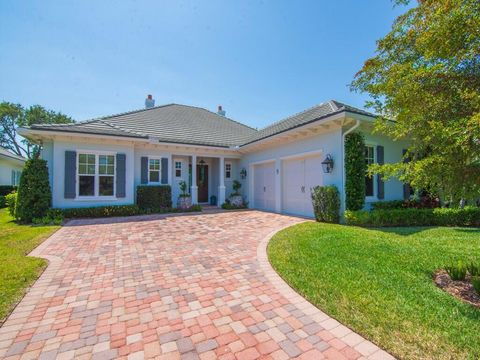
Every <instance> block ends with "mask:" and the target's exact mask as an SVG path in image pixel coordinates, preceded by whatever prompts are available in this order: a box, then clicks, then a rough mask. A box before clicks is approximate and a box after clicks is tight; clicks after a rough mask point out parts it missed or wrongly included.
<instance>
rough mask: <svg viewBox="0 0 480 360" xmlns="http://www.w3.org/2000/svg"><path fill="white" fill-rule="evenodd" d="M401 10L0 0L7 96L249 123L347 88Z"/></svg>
mask: <svg viewBox="0 0 480 360" xmlns="http://www.w3.org/2000/svg"><path fill="white" fill-rule="evenodd" d="M404 11H405V8H403V7H394V6H393V4H392V2H391V1H389V0H368V1H359V0H335V1H331V0H328V1H326V0H317V1H295V2H294V1H280V0H271V1H269V0H265V1H225V0H223V1H221V0H218V1H217V0H205V1H182V0H178V1H168V2H167V1H152V0H150V1H106V0H102V1H89V0H78V1H46V0H44V1H25V0H24V1H17V0H14V1H7V0H2V1H0V48H1V55H0V79H1V81H0V101H2V100H4V101H10V102H18V103H21V104H23V105H27V106H28V105H32V104H40V105H43V106H45V107H47V108H50V109H53V110H57V111H62V112H63V113H65V114H67V115H70V116H72V117H73V118H74V119H75V120H85V119H89V118H93V117H97V116H102V115H110V114H114V113H119V112H123V111H129V110H133V109H138V108H142V107H143V103H144V99H145V96H146V95H147V94H149V93H151V94H153V96H154V98H155V100H156V104H157V105H160V104H165V103H172V102H175V103H180V104H187V105H195V106H200V107H204V108H207V109H210V110H215V109H216V107H217V105H219V104H221V105H223V107H224V109H225V110H226V111H227V116H229V117H231V118H233V119H235V120H238V121H241V122H244V123H246V124H248V125H251V126H254V127H259V128H261V127H263V126H266V125H268V124H269V123H271V122H273V121H277V120H280V119H282V118H284V117H286V116H289V115H292V114H294V113H296V112H299V111H302V110H304V109H306V108H308V107H311V106H313V105H315V104H318V103H321V102H323V101H326V100H329V99H336V100H339V101H344V102H347V103H349V104H351V105H354V106H359V107H363V105H364V102H365V99H366V97H365V96H363V95H359V94H355V93H351V92H350V91H349V89H348V84H349V83H350V82H351V80H352V78H353V76H354V74H355V73H356V71H358V70H359V69H360V68H361V66H362V64H363V62H364V61H365V60H366V59H367V58H368V57H369V56H372V55H373V54H374V51H375V41H376V40H378V39H379V38H381V37H382V36H383V35H385V34H386V33H387V32H388V31H389V29H390V28H391V24H392V22H393V20H394V19H395V17H396V16H398V15H399V14H400V13H401V12H404Z"/></svg>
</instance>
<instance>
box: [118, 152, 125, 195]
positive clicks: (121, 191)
mask: <svg viewBox="0 0 480 360" xmlns="http://www.w3.org/2000/svg"><path fill="white" fill-rule="evenodd" d="M125 159H126V155H125V154H117V180H116V182H117V184H116V185H117V198H124V197H125V187H126V185H125V183H126V177H127V175H126V165H125Z"/></svg>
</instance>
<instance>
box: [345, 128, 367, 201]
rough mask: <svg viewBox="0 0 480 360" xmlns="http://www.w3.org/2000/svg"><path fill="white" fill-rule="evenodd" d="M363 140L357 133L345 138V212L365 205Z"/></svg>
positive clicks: (365, 170) (365, 168)
mask: <svg viewBox="0 0 480 360" xmlns="http://www.w3.org/2000/svg"><path fill="white" fill-rule="evenodd" d="M366 172H367V164H366V163H365V139H364V137H363V135H362V134H361V133H359V132H353V133H350V134H348V135H347V136H346V137H345V195H346V199H345V202H346V207H347V210H360V209H362V208H363V205H364V204H365V174H366Z"/></svg>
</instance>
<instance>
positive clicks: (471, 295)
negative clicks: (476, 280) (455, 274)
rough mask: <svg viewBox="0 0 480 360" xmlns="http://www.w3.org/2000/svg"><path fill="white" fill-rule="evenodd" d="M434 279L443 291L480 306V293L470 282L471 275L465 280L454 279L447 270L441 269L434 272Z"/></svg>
mask: <svg viewBox="0 0 480 360" xmlns="http://www.w3.org/2000/svg"><path fill="white" fill-rule="evenodd" d="M433 281H434V282H435V284H436V285H437V286H438V287H439V288H440V289H442V290H443V291H445V292H447V293H449V294H450V295H453V296H455V297H456V298H457V299H460V300H462V301H464V302H466V303H469V304H470V305H473V306H475V307H478V308H480V295H479V294H478V293H477V292H476V291H475V289H474V288H473V285H472V284H471V283H470V277H469V276H467V278H466V279H465V281H453V280H452V279H450V276H449V275H448V274H447V272H446V271H445V270H443V269H440V270H437V271H436V272H435V274H433Z"/></svg>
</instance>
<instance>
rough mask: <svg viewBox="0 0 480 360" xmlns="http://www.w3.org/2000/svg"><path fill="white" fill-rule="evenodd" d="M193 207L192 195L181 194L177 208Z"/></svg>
mask: <svg viewBox="0 0 480 360" xmlns="http://www.w3.org/2000/svg"><path fill="white" fill-rule="evenodd" d="M191 207H192V197H191V196H180V197H179V198H178V200H177V208H179V209H182V210H187V209H190V208H191Z"/></svg>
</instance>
